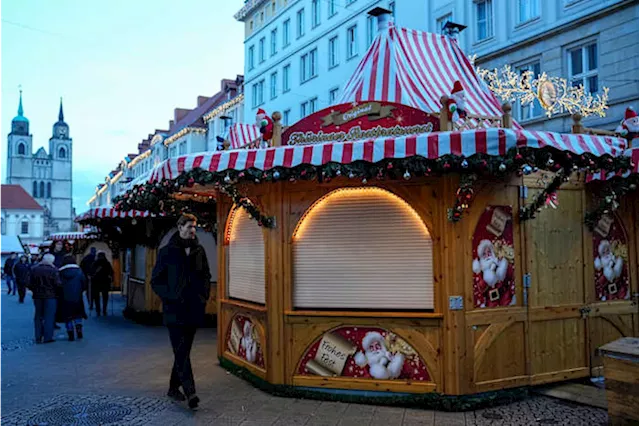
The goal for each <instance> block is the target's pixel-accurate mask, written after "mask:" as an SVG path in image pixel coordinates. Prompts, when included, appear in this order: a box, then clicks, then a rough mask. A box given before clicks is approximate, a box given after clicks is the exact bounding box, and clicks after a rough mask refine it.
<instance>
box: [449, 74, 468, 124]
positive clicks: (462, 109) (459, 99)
mask: <svg viewBox="0 0 640 426" xmlns="http://www.w3.org/2000/svg"><path fill="white" fill-rule="evenodd" d="M466 107H467V101H466V99H465V90H464V88H463V87H462V83H460V81H457V80H456V82H455V83H453V89H452V90H451V96H450V97H449V100H448V101H447V110H448V111H449V120H450V121H453V122H454V123H455V122H456V121H458V120H459V119H461V118H466V117H467V111H466Z"/></svg>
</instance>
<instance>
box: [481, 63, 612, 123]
mask: <svg viewBox="0 0 640 426" xmlns="http://www.w3.org/2000/svg"><path fill="white" fill-rule="evenodd" d="M470 59H471V63H472V64H473V62H474V61H475V56H474V57H471V58H470ZM476 73H477V74H478V76H479V77H480V78H481V79H482V80H484V82H485V83H486V84H487V86H488V87H489V89H490V90H491V91H492V92H493V93H494V94H495V95H496V96H498V97H499V98H500V99H501V100H502V101H504V102H515V101H519V102H520V105H522V106H525V105H529V104H531V103H532V102H534V101H535V100H536V99H537V100H538V102H540V105H541V106H542V108H543V109H544V110H545V112H546V114H547V117H551V116H552V115H553V114H560V113H563V112H568V113H570V114H574V113H576V112H579V113H580V114H582V116H583V117H587V116H590V115H597V116H600V117H604V116H605V111H606V109H607V108H608V105H607V101H608V100H609V88H608V87H603V88H602V94H598V95H595V96H594V95H592V94H591V93H589V92H587V91H586V90H585V89H584V87H583V86H582V85H580V86H578V87H574V86H572V85H571V84H570V83H569V82H568V81H567V80H565V79H564V78H560V77H549V76H548V75H547V73H544V72H543V73H542V74H540V75H538V76H535V75H534V74H533V72H532V71H523V72H522V73H519V72H516V71H514V70H512V69H511V66H510V65H505V66H504V67H502V68H501V69H497V68H495V69H493V70H487V69H483V68H480V67H477V68H476Z"/></svg>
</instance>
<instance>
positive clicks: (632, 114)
mask: <svg viewBox="0 0 640 426" xmlns="http://www.w3.org/2000/svg"><path fill="white" fill-rule="evenodd" d="M637 116H638V113H637V112H635V111H634V110H633V108H631V107H628V108H627V109H626V111H625V112H624V119H625V120H629V119H630V118H635V117H637Z"/></svg>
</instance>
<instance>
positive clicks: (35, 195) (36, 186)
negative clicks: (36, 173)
mask: <svg viewBox="0 0 640 426" xmlns="http://www.w3.org/2000/svg"><path fill="white" fill-rule="evenodd" d="M33 198H38V182H36V181H33Z"/></svg>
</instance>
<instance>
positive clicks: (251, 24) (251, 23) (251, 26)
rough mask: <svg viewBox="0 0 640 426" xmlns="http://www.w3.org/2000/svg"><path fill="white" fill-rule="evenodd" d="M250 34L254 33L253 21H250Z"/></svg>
mask: <svg viewBox="0 0 640 426" xmlns="http://www.w3.org/2000/svg"><path fill="white" fill-rule="evenodd" d="M249 32H250V33H251V32H253V19H252V20H250V21H249Z"/></svg>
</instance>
